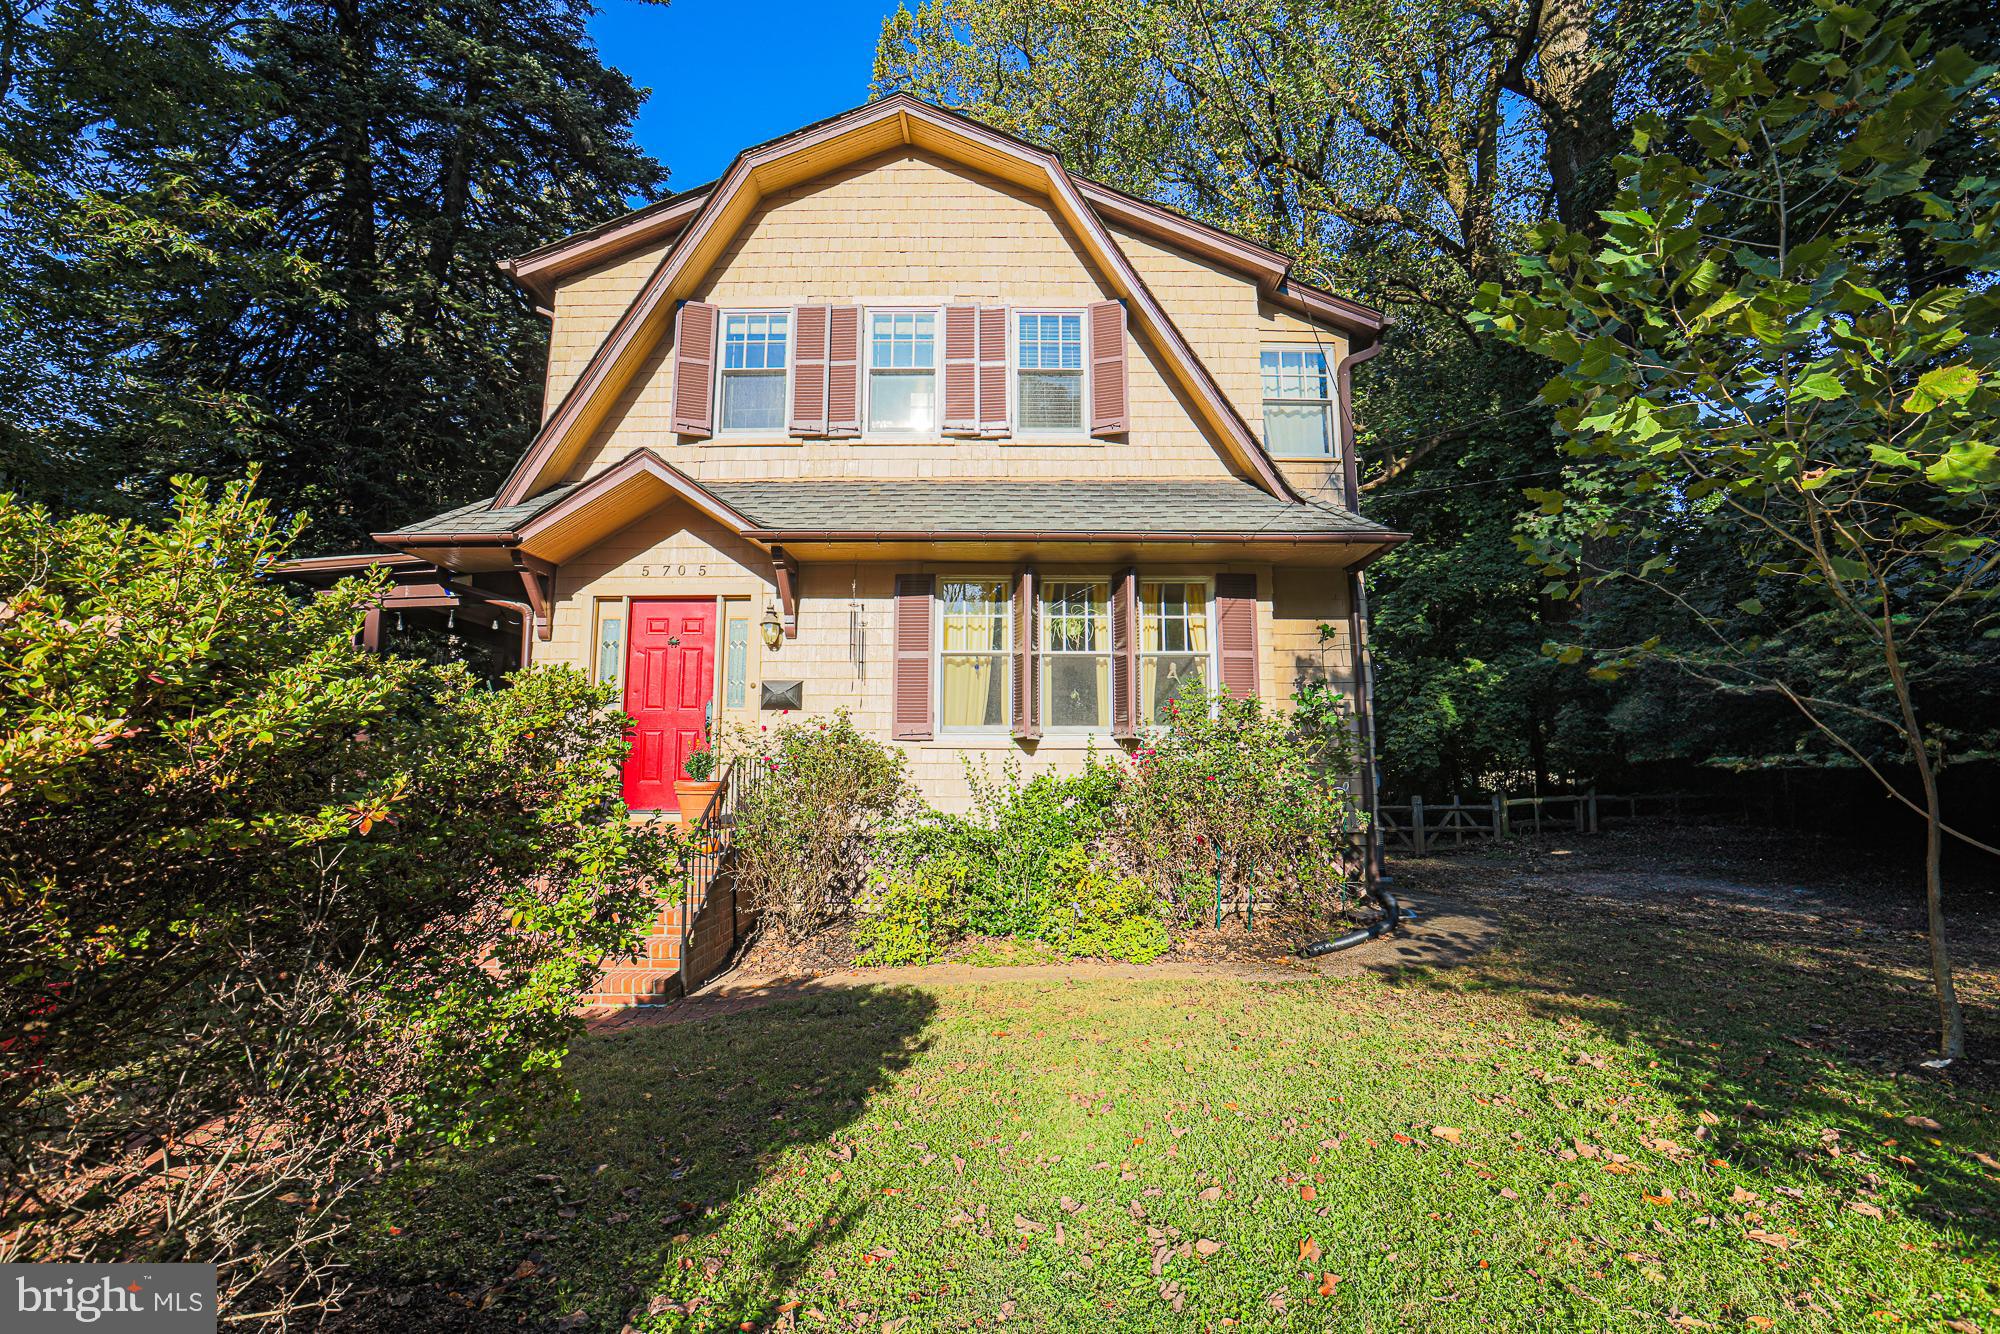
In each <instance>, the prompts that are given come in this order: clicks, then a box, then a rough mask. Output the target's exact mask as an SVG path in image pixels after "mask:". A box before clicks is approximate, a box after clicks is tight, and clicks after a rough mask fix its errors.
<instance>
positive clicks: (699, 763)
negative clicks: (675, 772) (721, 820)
mask: <svg viewBox="0 0 2000 1334" xmlns="http://www.w3.org/2000/svg"><path fill="white" fill-rule="evenodd" d="M681 769H682V771H683V772H684V773H686V774H687V777H686V778H676V779H675V780H674V796H675V798H676V799H677V800H679V802H680V806H681V819H682V820H684V821H686V822H688V823H689V824H693V823H694V822H695V821H697V820H705V819H707V818H708V813H709V811H710V810H712V809H713V808H714V806H715V803H716V801H717V799H718V798H720V797H721V795H722V780H720V779H717V778H715V777H714V774H715V752H714V751H712V750H710V749H709V748H708V747H707V746H706V745H704V746H702V748H701V749H700V750H693V751H689V752H688V757H687V758H686V759H685V760H683V761H682V762H681Z"/></svg>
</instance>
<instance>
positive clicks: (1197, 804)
mask: <svg viewBox="0 0 2000 1334" xmlns="http://www.w3.org/2000/svg"><path fill="white" fill-rule="evenodd" d="M1310 702H1311V704H1312V707H1311V708H1310V709H1308V710H1305V711H1303V712H1299V713H1284V712H1280V711H1277V710H1273V709H1267V708H1265V707H1264V706H1263V705H1262V704H1261V703H1260V702H1258V701H1257V700H1255V699H1241V698H1237V697H1234V696H1230V695H1226V694H1224V695H1216V696H1204V695H1203V694H1201V693H1200V692H1199V691H1194V692H1184V693H1183V694H1182V696H1181V698H1180V699H1179V701H1178V702H1177V703H1176V704H1175V705H1174V706H1173V709H1172V713H1171V715H1170V718H1169V721H1168V723H1167V724H1166V725H1165V726H1162V727H1155V728H1152V729H1149V731H1148V732H1147V734H1146V736H1145V738H1144V740H1143V741H1142V743H1141V745H1140V747H1139V750H1138V752H1137V754H1136V756H1135V762H1134V764H1133V767H1132V770H1131V773H1130V775H1129V777H1128V779H1127V780H1126V781H1125V782H1124V783H1123V784H1122V786H1121V790H1120V793H1119V801H1118V807H1117V812H1116V818H1115V821H1114V824H1113V830H1112V834H1111V842H1112V843H1113V844H1114V845H1115V846H1116V848H1117V849H1118V852H1119V854H1120V857H1121V859H1122V861H1123V862H1124V864H1125V865H1127V866H1128V867H1130V868H1131V869H1132V870H1134V871H1135V872H1137V873H1138V874H1139V875H1141V876H1143V877H1144V878H1145V879H1146V880H1147V881H1148V883H1150V884H1151V885H1153V887H1154V888H1155V889H1156V890H1157V891H1158V892H1159V893H1160V894H1161V895H1162V896H1163V897H1164V898H1165V899H1166V900H1167V902H1168V903H1169V904H1170V905H1171V908H1172V910H1173V912H1174V913H1175V914H1176V915H1178V916H1179V917H1181V918H1182V919H1184V920H1194V919H1197V918H1199V917H1201V916H1203V915H1204V912H1205V911H1207V910H1211V909H1212V908H1213V906H1214V904H1215V902H1216V898H1217V893H1218V891H1217V889H1216V875H1217V872H1218V870H1219V871H1220V873H1221V877H1222V888H1221V891H1220V896H1221V898H1222V899H1223V901H1224V902H1227V903H1242V902H1245V901H1247V900H1249V899H1250V898H1251V896H1253V895H1262V896H1265V897H1268V898H1272V899H1275V900H1277V901H1279V902H1284V903H1290V904H1293V905H1295V906H1300V907H1306V908H1310V909H1313V910H1316V911H1328V910H1331V909H1334V908H1337V907H1341V906H1344V905H1345V904H1346V903H1347V902H1348V901H1349V900H1350V898H1351V897H1352V892H1353V881H1352V879H1351V876H1350V866H1349V856H1350V848H1351V844H1352V842H1353V837H1354V831H1355V830H1356V829H1358V828H1359V825H1360V821H1361V819H1362V816H1361V813H1360V811H1359V809H1358V808H1357V806H1356V804H1355V802H1354V799H1353V796H1352V794H1351V793H1350V792H1349V790H1348V788H1347V786H1346V779H1347V778H1348V777H1349V775H1350V773H1351V770H1352V767H1353V752H1352V745H1351V741H1350V735H1351V734H1350V732H1349V729H1348V728H1347V727H1346V726H1345V725H1341V720H1342V718H1343V711H1342V710H1341V708H1340V704H1339V701H1338V700H1337V699H1330V698H1328V697H1327V696H1326V694H1325V692H1324V691H1320V692H1316V693H1315V694H1314V696H1313V698H1312V700H1311V701H1310Z"/></svg>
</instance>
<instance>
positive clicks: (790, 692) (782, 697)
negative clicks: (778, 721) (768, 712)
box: [759, 681, 806, 709]
mask: <svg viewBox="0 0 2000 1334" xmlns="http://www.w3.org/2000/svg"><path fill="white" fill-rule="evenodd" d="M761 690H762V696H763V698H762V699H761V701H760V702H759V704H760V707H762V708H766V709H803V708H804V707H805V706H806V683H805V682H804V681H766V682H764V684H763V686H762V688H761Z"/></svg>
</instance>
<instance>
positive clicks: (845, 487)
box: [708, 479, 1396, 541]
mask: <svg viewBox="0 0 2000 1334" xmlns="http://www.w3.org/2000/svg"><path fill="white" fill-rule="evenodd" d="M708 489H709V490H711V491H713V492H715V494H716V495H717V496H718V497H720V498H721V499H722V500H724V501H726V502H727V503H728V504H729V505H730V506H731V507H733V508H735V509H737V510H739V511H741V512H742V513H743V514H745V515H747V516H748V517H749V518H750V519H752V520H753V521H755V523H756V524H757V526H758V529H759V530H760V533H759V535H763V536H769V537H771V538H774V539H781V538H793V539H801V538H807V537H823V536H842V537H846V536H856V537H859V536H883V537H889V536H898V537H932V536H934V537H937V538H939V539H956V538H972V537H1000V536H1007V537H1032V536H1041V535H1048V536H1051V537H1063V538H1069V539H1072V540H1073V539H1077V538H1087V537H1091V536H1097V535H1101V536H1105V537H1115V538H1120V539H1125V540H1131V539H1135V538H1136V539H1156V538H1165V537H1169V536H1177V537H1179V536H1184V537H1204V538H1240V539H1245V540H1253V539H1256V538H1259V537H1270V538H1280V537H1282V538H1300V537H1313V538H1331V539H1334V540H1345V541H1357V540H1358V541H1393V540H1395V537H1396V534H1394V533H1392V532H1391V531H1390V530H1389V529H1387V528H1384V527H1382V526H1381V525H1380V524H1374V523H1370V522H1369V521H1368V520H1366V519H1364V518H1362V517H1361V516H1360V515H1358V514H1354V513H1352V512H1350V511H1348V510H1344V509H1341V508H1339V507H1337V506H1334V505H1328V504H1324V503H1320V502H1316V501H1307V502H1299V501H1293V500H1282V499H1279V498H1278V497H1276V496H1273V495H1271V494H1270V493H1269V492H1266V491H1263V490H1261V489H1259V488H1258V487H1256V486H1253V485H1251V484H1250V483H1248V482H1237V481H1219V482H1191V481H1178V482H1164V481H1092V480H1065V481H972V480H957V479H953V480H899V481H811V480H800V481H782V482H714V483H710V484H709V487H708Z"/></svg>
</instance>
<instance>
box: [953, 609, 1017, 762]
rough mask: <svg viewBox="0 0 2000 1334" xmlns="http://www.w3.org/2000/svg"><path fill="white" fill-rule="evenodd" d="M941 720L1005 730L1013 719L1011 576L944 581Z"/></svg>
mask: <svg viewBox="0 0 2000 1334" xmlns="http://www.w3.org/2000/svg"><path fill="white" fill-rule="evenodd" d="M937 602H938V610H939V612H940V613H941V615H940V617H939V622H940V626H939V635H938V718H939V721H940V722H941V724H942V725H943V727H944V728H945V729H946V730H948V731H956V732H964V731H989V730H997V729H1000V728H1004V727H1006V726H1007V725H1008V723H1009V721H1010V720H1011V719H1012V717H1013V712H1012V709H1013V700H1012V694H1013V672H1012V671H1011V670H1010V668H1009V663H1008V654H1009V653H1010V652H1011V651H1012V649H1013V646H1014V629H1013V621H1014V603H1013V599H1012V598H1011V597H1010V596H1009V594H1008V590H1007V581H1006V580H1005V579H940V580H938V589H937Z"/></svg>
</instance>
